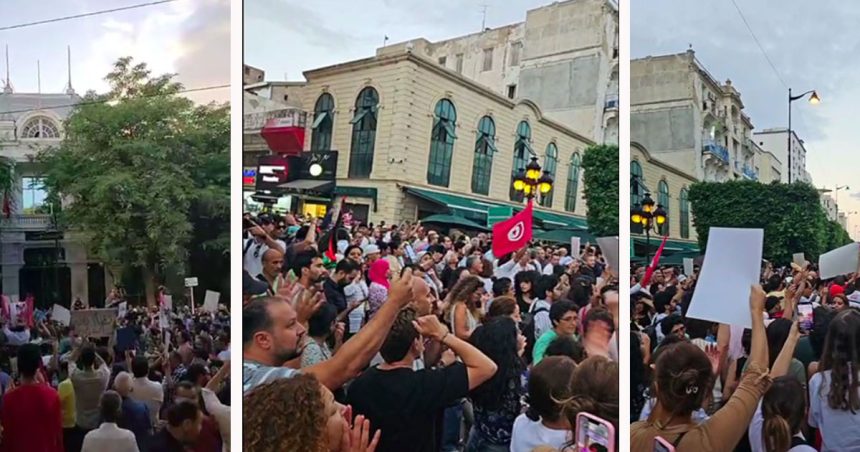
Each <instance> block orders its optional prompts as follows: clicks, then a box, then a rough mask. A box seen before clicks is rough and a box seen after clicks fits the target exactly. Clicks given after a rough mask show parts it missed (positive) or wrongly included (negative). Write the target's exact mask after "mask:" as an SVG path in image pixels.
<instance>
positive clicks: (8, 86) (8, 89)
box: [3, 44, 13, 94]
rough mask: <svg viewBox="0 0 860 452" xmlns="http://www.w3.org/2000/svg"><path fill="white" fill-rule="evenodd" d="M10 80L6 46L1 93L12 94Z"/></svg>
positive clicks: (7, 46)
mask: <svg viewBox="0 0 860 452" xmlns="http://www.w3.org/2000/svg"><path fill="white" fill-rule="evenodd" d="M12 91H13V90H12V80H10V79H9V44H6V81H5V83H3V93H4V94H12Z"/></svg>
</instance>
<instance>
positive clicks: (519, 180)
mask: <svg viewBox="0 0 860 452" xmlns="http://www.w3.org/2000/svg"><path fill="white" fill-rule="evenodd" d="M553 183H554V181H553V180H552V176H550V174H549V171H543V172H541V167H540V164H539V163H538V159H537V157H532V159H531V161H530V162H529V164H528V165H526V167H525V169H520V170H519V171H518V172H517V175H516V176H514V190H516V192H517V193H522V194H524V195H525V196H526V199H528V200H529V202H531V201H532V199H534V198H535V197H536V196H537V194H538V193H540V194H541V195H546V194H547V193H549V192H550V191H552V185H553Z"/></svg>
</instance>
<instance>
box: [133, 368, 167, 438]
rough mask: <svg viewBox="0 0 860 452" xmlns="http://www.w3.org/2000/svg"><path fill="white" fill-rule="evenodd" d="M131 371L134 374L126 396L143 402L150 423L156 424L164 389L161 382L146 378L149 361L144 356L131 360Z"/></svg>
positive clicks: (162, 401)
mask: <svg viewBox="0 0 860 452" xmlns="http://www.w3.org/2000/svg"><path fill="white" fill-rule="evenodd" d="M131 371H132V373H133V374H134V380H133V381H132V383H131V393H130V394H129V395H128V396H129V398H131V399H132V400H137V401H138V402H143V404H144V405H146V407H147V408H149V416H150V418H151V420H152V425H158V413H159V411H161V404H162V403H164V389H163V387H162V386H161V383H159V382H157V381H152V380H150V379H149V378H148V375H149V362H148V361H147V360H146V358H145V357H143V356H138V357H136V358H134V359H133V360H132V362H131Z"/></svg>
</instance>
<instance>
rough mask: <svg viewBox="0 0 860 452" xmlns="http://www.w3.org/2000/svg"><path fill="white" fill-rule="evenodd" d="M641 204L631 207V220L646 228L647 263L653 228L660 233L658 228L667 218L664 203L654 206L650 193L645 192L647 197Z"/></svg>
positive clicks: (649, 256)
mask: <svg viewBox="0 0 860 452" xmlns="http://www.w3.org/2000/svg"><path fill="white" fill-rule="evenodd" d="M640 204H641V205H639V206H633V209H631V211H630V220H631V221H632V222H634V223H636V224H641V225H642V229H644V230H645V263H646V265H647V264H648V261H649V260H650V258H651V230H652V229H653V230H654V232H655V233H658V234H659V233H660V230H659V229H658V228H659V227H660V226H662V225H663V224H665V223H666V221H667V218H666V211H665V210H664V209H663V205H662V204H657V208H656V209H655V208H654V200H653V199H651V195H650V194H648V193H645V198H644V199H642V202H641V203H640Z"/></svg>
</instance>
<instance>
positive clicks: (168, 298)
mask: <svg viewBox="0 0 860 452" xmlns="http://www.w3.org/2000/svg"><path fill="white" fill-rule="evenodd" d="M161 308H162V309H167V310H168V311H172V310H173V295H164V306H162V307H161Z"/></svg>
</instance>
